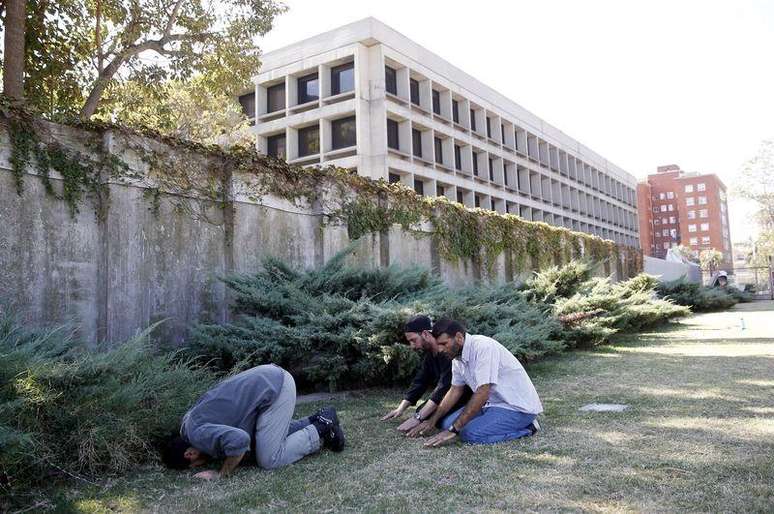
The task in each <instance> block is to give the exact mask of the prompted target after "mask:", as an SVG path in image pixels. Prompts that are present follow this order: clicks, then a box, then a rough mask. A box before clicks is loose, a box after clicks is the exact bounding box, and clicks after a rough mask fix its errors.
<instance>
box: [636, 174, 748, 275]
mask: <svg viewBox="0 0 774 514" xmlns="http://www.w3.org/2000/svg"><path fill="white" fill-rule="evenodd" d="M637 196H638V198H639V201H638V202H639V206H640V212H639V219H640V241H641V246H640V247H641V248H642V251H643V253H645V255H650V256H652V257H659V258H664V256H665V255H666V252H667V250H668V249H669V248H671V247H673V246H678V245H682V246H685V247H687V248H690V250H691V251H692V253H693V254H694V255H695V256H697V257H698V255H699V254H700V253H701V251H702V250H709V249H715V250H718V251H720V252H721V253H722V254H723V261H724V262H723V267H725V268H730V267H731V263H732V260H733V255H732V254H733V252H732V249H731V235H730V231H729V224H728V204H727V199H726V186H725V184H723V182H722V181H721V180H720V179H719V178H718V177H717V175H714V174H699V173H686V172H684V171H683V170H681V169H680V167H679V166H677V165H675V164H670V165H667V166H659V167H658V168H657V170H656V173H655V174H652V175H648V178H647V180H646V181H645V182H641V183H640V184H638V185H637Z"/></svg>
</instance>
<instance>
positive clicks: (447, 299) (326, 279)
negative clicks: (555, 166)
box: [189, 252, 690, 389]
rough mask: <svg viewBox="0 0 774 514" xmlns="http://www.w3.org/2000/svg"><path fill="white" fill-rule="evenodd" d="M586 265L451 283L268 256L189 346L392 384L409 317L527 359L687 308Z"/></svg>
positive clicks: (326, 378)
mask: <svg viewBox="0 0 774 514" xmlns="http://www.w3.org/2000/svg"><path fill="white" fill-rule="evenodd" d="M594 267H595V265H592V264H591V263H589V262H585V261H573V262H571V263H569V264H567V265H565V266H562V267H552V268H549V269H547V270H545V271H543V272H540V273H537V274H536V275H535V276H534V278H532V279H531V280H529V281H528V282H526V283H525V284H523V285H521V286H518V287H517V286H515V285H514V284H503V285H499V286H492V285H483V284H481V285H477V286H472V287H467V288H462V289H450V288H448V287H446V286H444V285H443V284H441V283H439V282H438V281H437V280H436V279H435V278H433V277H432V276H431V275H430V274H429V272H428V271H426V270H422V269H402V268H395V267H389V268H379V269H368V270H365V269H362V268H356V267H352V266H350V265H348V264H347V263H346V253H345V252H342V253H341V254H340V255H339V256H337V257H336V258H335V259H332V260H331V261H330V262H329V263H328V264H326V265H325V266H324V267H322V268H320V269H312V270H307V271H299V270H294V269H291V268H289V267H288V266H286V265H285V264H283V263H280V262H278V261H276V260H273V259H270V260H268V261H267V262H266V263H265V265H264V269H263V270H262V271H261V272H259V273H256V274H253V275H235V276H230V277H227V278H226V279H225V282H226V284H227V286H228V287H229V288H230V289H231V292H232V294H233V297H234V298H235V301H234V315H235V318H234V320H233V321H232V322H231V323H228V324H225V325H217V324H202V325H199V326H197V327H196V329H195V330H194V333H193V337H192V338H191V341H190V345H189V351H190V352H191V356H192V357H195V358H198V359H200V360H201V362H207V363H209V365H211V366H214V367H215V368H216V369H218V370H220V371H225V370H230V369H233V368H234V367H236V366H244V367H247V366H252V365H255V364H259V363H263V362H268V361H272V362H276V363H278V364H280V365H282V366H283V367H285V368H286V369H288V370H290V371H291V372H292V373H293V374H294V376H295V377H296V379H297V381H298V382H299V384H300V386H301V387H302V388H314V389H316V388H329V389H336V388H348V387H363V386H373V385H393V384H402V383H404V382H405V381H406V380H407V379H408V377H410V375H411V374H412V372H413V369H414V366H415V364H416V357H415V355H414V354H413V353H412V352H411V351H409V350H408V348H407V347H406V345H405V344H404V343H403V334H402V333H401V325H402V323H403V322H404V321H405V320H406V319H407V318H408V317H409V316H410V315H412V314H415V313H425V314H428V315H430V316H431V318H433V319H438V318H441V317H449V318H453V319H458V320H460V321H462V322H464V323H465V324H466V326H467V327H468V329H469V331H470V332H472V333H481V334H486V335H490V336H492V337H494V338H495V339H497V340H498V341H500V342H501V343H502V344H503V345H505V346H506V347H507V348H508V349H509V350H510V351H511V352H513V354H514V355H516V356H517V357H518V358H520V359H522V360H524V361H529V360H534V359H537V358H540V357H543V356H545V355H548V354H551V353H556V352H559V351H562V350H564V349H567V348H572V347H576V346H580V345H588V344H600V343H603V342H605V341H607V340H608V338H609V337H610V336H611V335H612V334H614V333H616V332H619V331H626V330H636V329H638V328H641V327H644V326H648V325H652V324H655V323H659V322H662V321H665V320H669V319H673V318H676V317H680V316H685V315H687V314H688V313H689V312H690V311H689V309H687V308H685V307H680V306H677V305H674V304H673V303H672V302H670V301H668V300H660V299H657V298H655V293H654V288H655V286H656V282H655V280H654V279H653V278H652V277H647V276H645V275H639V276H637V277H635V278H632V279H630V280H627V281H624V282H620V283H615V284H613V283H611V281H610V280H609V279H600V278H591V275H592V271H594Z"/></svg>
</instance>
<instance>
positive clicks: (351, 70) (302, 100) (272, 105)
mask: <svg viewBox="0 0 774 514" xmlns="http://www.w3.org/2000/svg"><path fill="white" fill-rule="evenodd" d="M329 73H330V96H336V95H340V94H343V93H346V92H349V91H354V89H355V63H354V62H348V63H344V64H341V65H338V66H334V67H332V68H330V70H329ZM290 79H291V80H295V81H296V98H295V100H296V104H297V105H303V104H307V103H310V102H314V101H317V100H319V99H320V96H321V95H320V77H319V72H318V71H315V72H311V73H309V74H306V75H302V76H300V77H290ZM285 87H286V83H285V81H284V80H283V81H282V82H279V83H277V84H274V85H272V86H267V87H266V105H265V107H266V114H270V113H273V112H278V111H283V110H285V107H286V106H287V102H286V93H285ZM239 101H240V103H241V104H242V108H243V110H244V111H245V113H246V114H247V116H248V117H250V118H252V117H253V116H254V115H255V93H249V94H246V95H242V96H240V97H239Z"/></svg>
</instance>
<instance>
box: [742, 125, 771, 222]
mask: <svg viewBox="0 0 774 514" xmlns="http://www.w3.org/2000/svg"><path fill="white" fill-rule="evenodd" d="M734 192H735V193H736V194H737V195H738V196H740V197H742V198H745V199H747V200H752V201H753V202H755V203H756V204H757V206H758V209H759V210H758V213H757V216H756V217H757V219H758V222H759V224H760V225H761V228H762V229H764V230H772V231H774V139H769V140H767V141H763V142H761V146H760V148H759V149H758V154H757V155H756V156H755V157H753V158H752V159H750V160H749V161H747V162H746V163H744V165H743V166H742V171H741V173H740V174H739V176H738V179H737V185H736V188H735V191H734Z"/></svg>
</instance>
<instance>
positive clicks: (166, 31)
mask: <svg viewBox="0 0 774 514" xmlns="http://www.w3.org/2000/svg"><path fill="white" fill-rule="evenodd" d="M182 5H183V0H177V3H176V4H175V6H174V7H173V8H172V13H171V14H170V15H169V20H167V26H166V28H165V29H164V37H168V36H169V35H170V34H171V33H172V27H174V26H175V22H176V21H177V16H178V14H180V6H182ZM162 39H163V38H162Z"/></svg>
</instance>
